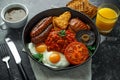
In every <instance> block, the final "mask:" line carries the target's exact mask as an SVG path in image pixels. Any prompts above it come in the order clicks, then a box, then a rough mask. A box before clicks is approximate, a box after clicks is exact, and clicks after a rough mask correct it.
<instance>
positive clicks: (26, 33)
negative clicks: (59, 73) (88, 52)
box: [22, 7, 100, 70]
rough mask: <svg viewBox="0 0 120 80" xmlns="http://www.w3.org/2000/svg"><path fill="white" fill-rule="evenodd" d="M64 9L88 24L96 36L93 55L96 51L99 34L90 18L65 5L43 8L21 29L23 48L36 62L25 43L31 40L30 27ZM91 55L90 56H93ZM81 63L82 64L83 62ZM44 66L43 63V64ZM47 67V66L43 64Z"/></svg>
mask: <svg viewBox="0 0 120 80" xmlns="http://www.w3.org/2000/svg"><path fill="white" fill-rule="evenodd" d="M65 11H70V12H71V15H72V18H76V17H78V18H79V19H81V20H82V21H83V22H85V23H86V24H88V25H89V26H90V27H91V29H92V31H93V32H94V33H95V37H96V40H95V43H94V45H95V46H96V50H95V51H94V53H93V55H94V54H95V53H96V51H97V49H98V47H99V44H100V35H99V32H98V30H97V28H96V26H95V24H94V23H93V22H92V20H91V19H90V18H88V17H87V16H86V15H84V14H82V13H80V12H77V11H75V10H72V9H70V8H67V7H61V8H53V9H49V10H45V11H43V12H40V13H38V14H37V15H35V16H34V17H33V18H32V19H31V20H30V21H29V22H28V24H27V25H26V26H25V28H24V30H23V35H22V41H23V44H24V48H25V50H26V52H27V53H28V55H29V56H30V57H31V58H32V59H33V60H35V61H36V62H38V61H37V60H36V59H34V57H33V56H32V54H31V52H30V51H29V49H28V47H27V45H28V43H29V42H30V41H31V39H30V32H31V30H32V28H33V27H34V26H35V25H36V24H37V23H38V22H39V21H40V20H41V19H43V18H45V17H48V16H59V15H60V14H62V13H64V12H65ZM93 55H92V56H93ZM92 56H91V57H89V58H88V59H87V60H86V61H85V62H84V63H86V62H87V61H88V60H89V59H90V58H92ZM38 63H39V64H40V65H43V63H40V62H38ZM84 63H83V64H84ZM83 64H80V65H83ZM80 65H76V66H68V67H66V68H63V69H57V70H68V69H71V68H75V67H78V66H80ZM43 66H45V65H43ZM45 67H47V66H45ZM47 68H49V69H51V70H54V69H52V68H50V67H47Z"/></svg>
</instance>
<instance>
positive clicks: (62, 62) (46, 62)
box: [43, 51, 70, 68]
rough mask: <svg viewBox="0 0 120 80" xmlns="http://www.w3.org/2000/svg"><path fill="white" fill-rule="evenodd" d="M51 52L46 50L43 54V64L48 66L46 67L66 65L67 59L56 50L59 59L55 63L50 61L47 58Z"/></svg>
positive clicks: (62, 66) (67, 63)
mask: <svg viewBox="0 0 120 80" xmlns="http://www.w3.org/2000/svg"><path fill="white" fill-rule="evenodd" d="M52 53H53V51H50V52H48V51H46V52H45V53H44V54H43V64H44V65H46V66H48V67H51V68H64V67H66V66H68V65H69V64H70V63H69V62H68V61H67V59H66V58H65V56H64V55H63V54H62V53H60V52H58V53H59V54H60V61H59V62H57V63H52V62H51V61H50V60H49V57H50V55H51V54H52Z"/></svg>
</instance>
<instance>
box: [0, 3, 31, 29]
mask: <svg viewBox="0 0 120 80" xmlns="http://www.w3.org/2000/svg"><path fill="white" fill-rule="evenodd" d="M28 13H29V12H28V9H27V7H26V6H25V5H24V4H21V3H11V4H8V5H7V6H5V7H4V8H3V9H2V11H1V18H2V20H3V22H2V23H1V26H4V23H5V25H6V27H10V28H14V29H17V28H21V27H23V26H25V24H26V22H27V18H28Z"/></svg>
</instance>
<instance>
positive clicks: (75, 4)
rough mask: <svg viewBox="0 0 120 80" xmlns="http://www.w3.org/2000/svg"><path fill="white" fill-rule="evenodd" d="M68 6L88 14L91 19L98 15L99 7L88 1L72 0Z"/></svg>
mask: <svg viewBox="0 0 120 80" xmlns="http://www.w3.org/2000/svg"><path fill="white" fill-rule="evenodd" d="M66 6H67V7H69V8H71V9H74V10H77V11H79V12H82V13H84V14H86V15H87V16H89V17H90V18H93V17H94V16H95V15H96V13H97V7H96V6H94V5H93V4H91V3H90V2H89V1H88V0H72V1H70V2H68V4H67V5H66Z"/></svg>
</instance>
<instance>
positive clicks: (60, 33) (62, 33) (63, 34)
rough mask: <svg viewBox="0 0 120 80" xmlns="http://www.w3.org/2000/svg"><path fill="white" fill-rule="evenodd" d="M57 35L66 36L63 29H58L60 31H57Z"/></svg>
mask: <svg viewBox="0 0 120 80" xmlns="http://www.w3.org/2000/svg"><path fill="white" fill-rule="evenodd" d="M58 35H59V36H61V37H64V36H66V32H65V30H60V32H59V33H58Z"/></svg>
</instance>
